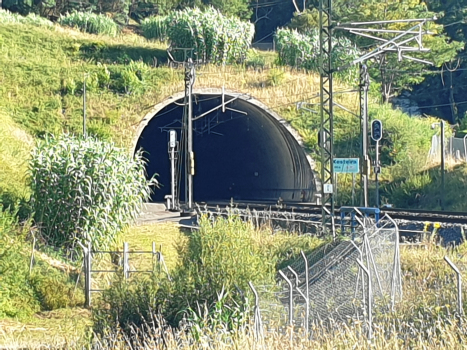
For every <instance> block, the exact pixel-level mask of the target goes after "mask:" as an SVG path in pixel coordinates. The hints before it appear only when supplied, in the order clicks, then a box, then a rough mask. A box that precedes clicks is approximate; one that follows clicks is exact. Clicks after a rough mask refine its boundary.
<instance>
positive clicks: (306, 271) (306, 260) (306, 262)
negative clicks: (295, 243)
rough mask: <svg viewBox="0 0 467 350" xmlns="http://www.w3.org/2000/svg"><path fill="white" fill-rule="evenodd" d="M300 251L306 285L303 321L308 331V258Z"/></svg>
mask: <svg viewBox="0 0 467 350" xmlns="http://www.w3.org/2000/svg"><path fill="white" fill-rule="evenodd" d="M300 253H301V254H302V258H303V261H304V262H305V285H306V288H305V294H306V299H305V303H306V310H305V322H306V325H305V330H306V332H307V333H308V331H309V327H310V326H309V322H310V290H309V288H310V286H309V273H310V272H309V271H308V259H307V258H306V255H305V253H304V252H303V250H302V251H300Z"/></svg>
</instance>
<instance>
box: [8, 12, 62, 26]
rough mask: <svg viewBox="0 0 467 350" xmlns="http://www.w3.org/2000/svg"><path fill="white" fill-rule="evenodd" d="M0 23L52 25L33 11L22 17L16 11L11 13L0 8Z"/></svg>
mask: <svg viewBox="0 0 467 350" xmlns="http://www.w3.org/2000/svg"><path fill="white" fill-rule="evenodd" d="M0 23H23V24H31V25H35V26H45V27H51V26H53V23H52V22H51V21H49V20H48V19H46V18H43V17H41V16H38V15H36V14H34V13H30V14H29V15H27V16H26V17H24V16H21V15H19V14H17V13H11V12H10V11H8V10H3V9H0Z"/></svg>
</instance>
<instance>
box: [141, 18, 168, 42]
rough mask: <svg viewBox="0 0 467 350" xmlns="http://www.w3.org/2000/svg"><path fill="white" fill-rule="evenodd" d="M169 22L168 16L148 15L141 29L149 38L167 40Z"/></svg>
mask: <svg viewBox="0 0 467 350" xmlns="http://www.w3.org/2000/svg"><path fill="white" fill-rule="evenodd" d="M168 24H169V23H168V17H167V16H154V17H148V18H145V19H144V21H142V22H141V30H142V31H143V35H144V37H145V38H147V39H155V40H159V41H165V40H167V32H168Z"/></svg>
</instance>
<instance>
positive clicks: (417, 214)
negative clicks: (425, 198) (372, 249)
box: [197, 201, 467, 225]
mask: <svg viewBox="0 0 467 350" xmlns="http://www.w3.org/2000/svg"><path fill="white" fill-rule="evenodd" d="M197 206H198V207H199V208H201V209H204V210H207V211H210V212H216V211H218V210H219V209H222V208H226V207H230V208H233V209H243V210H246V209H250V210H252V211H253V210H255V211H265V212H276V213H295V214H307V215H313V216H315V215H316V217H317V218H318V219H319V220H320V218H321V213H322V206H321V205H316V204H310V203H297V202H273V201H254V202H236V201H235V202H225V201H223V202H201V203H197ZM346 208H348V207H346ZM385 214H388V215H389V216H391V218H393V219H396V220H404V221H408V222H411V221H413V222H430V223H435V222H438V223H446V224H461V225H467V213H463V212H453V211H432V210H419V209H395V208H381V209H380V217H382V216H384V215H385ZM340 215H341V207H336V208H335V210H334V216H335V218H336V219H337V220H338V219H339V218H340Z"/></svg>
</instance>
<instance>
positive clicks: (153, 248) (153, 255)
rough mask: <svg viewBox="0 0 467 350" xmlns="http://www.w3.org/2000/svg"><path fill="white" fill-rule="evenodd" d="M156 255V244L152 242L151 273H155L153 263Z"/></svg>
mask: <svg viewBox="0 0 467 350" xmlns="http://www.w3.org/2000/svg"><path fill="white" fill-rule="evenodd" d="M156 255H157V250H156V242H152V256H151V257H152V260H151V261H152V271H153V273H154V272H155V271H156V263H155V257H156Z"/></svg>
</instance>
